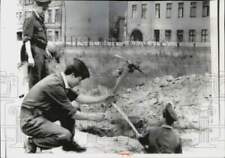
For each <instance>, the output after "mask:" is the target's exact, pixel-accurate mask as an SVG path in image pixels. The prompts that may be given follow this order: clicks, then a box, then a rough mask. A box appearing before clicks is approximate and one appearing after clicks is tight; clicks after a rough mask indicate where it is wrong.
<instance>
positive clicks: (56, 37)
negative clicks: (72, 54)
mask: <svg viewBox="0 0 225 158" xmlns="http://www.w3.org/2000/svg"><path fill="white" fill-rule="evenodd" d="M58 40H59V31H55V41H58Z"/></svg>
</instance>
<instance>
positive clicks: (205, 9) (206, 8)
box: [202, 1, 209, 17]
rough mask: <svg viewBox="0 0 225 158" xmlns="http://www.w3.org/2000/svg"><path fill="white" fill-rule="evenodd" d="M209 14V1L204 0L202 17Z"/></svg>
mask: <svg viewBox="0 0 225 158" xmlns="http://www.w3.org/2000/svg"><path fill="white" fill-rule="evenodd" d="M207 16H209V1H203V4H202V17H207Z"/></svg>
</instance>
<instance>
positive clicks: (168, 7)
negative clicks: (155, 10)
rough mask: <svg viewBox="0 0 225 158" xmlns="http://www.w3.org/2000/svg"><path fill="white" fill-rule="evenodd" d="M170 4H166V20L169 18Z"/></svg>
mask: <svg viewBox="0 0 225 158" xmlns="http://www.w3.org/2000/svg"><path fill="white" fill-rule="evenodd" d="M171 12H172V3H167V4H166V18H171Z"/></svg>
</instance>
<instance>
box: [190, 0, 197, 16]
mask: <svg viewBox="0 0 225 158" xmlns="http://www.w3.org/2000/svg"><path fill="white" fill-rule="evenodd" d="M196 9H197V2H191V7H190V17H192V18H193V17H196Z"/></svg>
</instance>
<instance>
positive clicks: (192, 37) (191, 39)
mask: <svg viewBox="0 0 225 158" xmlns="http://www.w3.org/2000/svg"><path fill="white" fill-rule="evenodd" d="M189 42H195V30H189Z"/></svg>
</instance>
